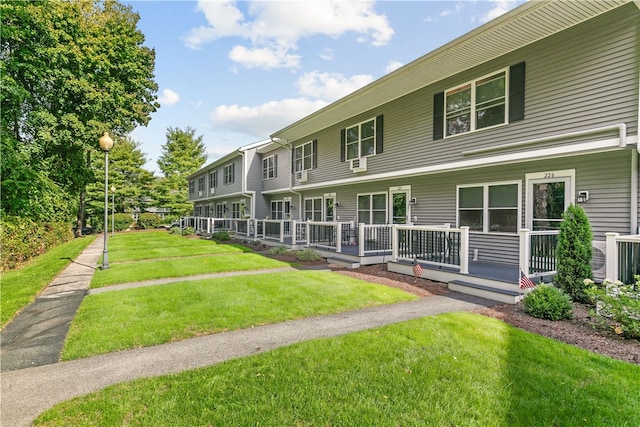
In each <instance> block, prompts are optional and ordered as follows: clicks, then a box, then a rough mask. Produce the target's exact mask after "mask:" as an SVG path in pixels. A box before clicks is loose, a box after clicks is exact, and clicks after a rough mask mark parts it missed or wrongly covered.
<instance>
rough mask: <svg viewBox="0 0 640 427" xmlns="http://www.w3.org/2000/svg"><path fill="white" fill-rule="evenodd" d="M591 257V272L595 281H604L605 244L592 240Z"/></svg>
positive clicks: (605, 264) (605, 263)
mask: <svg viewBox="0 0 640 427" xmlns="http://www.w3.org/2000/svg"><path fill="white" fill-rule="evenodd" d="M591 246H592V247H593V255H592V256H591V270H592V271H593V277H594V278H596V279H605V275H606V266H607V242H601V241H597V240H594V241H593V242H592V244H591Z"/></svg>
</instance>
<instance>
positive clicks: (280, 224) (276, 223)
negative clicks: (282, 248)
mask: <svg viewBox="0 0 640 427" xmlns="http://www.w3.org/2000/svg"><path fill="white" fill-rule="evenodd" d="M262 230H263V233H262V237H263V238H265V239H270V240H276V241H278V242H280V243H284V239H285V238H287V237H291V220H279V219H264V220H262Z"/></svg>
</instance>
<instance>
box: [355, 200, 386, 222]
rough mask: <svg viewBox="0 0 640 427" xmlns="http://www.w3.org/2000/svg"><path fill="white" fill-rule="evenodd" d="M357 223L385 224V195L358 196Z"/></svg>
mask: <svg viewBox="0 0 640 427" xmlns="http://www.w3.org/2000/svg"><path fill="white" fill-rule="evenodd" d="M358 223H364V224H387V193H374V194H358Z"/></svg>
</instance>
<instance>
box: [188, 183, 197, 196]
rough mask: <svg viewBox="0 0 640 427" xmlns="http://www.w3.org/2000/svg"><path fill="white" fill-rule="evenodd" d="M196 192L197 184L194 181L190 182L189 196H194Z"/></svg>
mask: <svg viewBox="0 0 640 427" xmlns="http://www.w3.org/2000/svg"><path fill="white" fill-rule="evenodd" d="M195 192H196V182H195V181H194V180H189V194H193V193H195Z"/></svg>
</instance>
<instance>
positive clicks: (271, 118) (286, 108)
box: [211, 98, 328, 138]
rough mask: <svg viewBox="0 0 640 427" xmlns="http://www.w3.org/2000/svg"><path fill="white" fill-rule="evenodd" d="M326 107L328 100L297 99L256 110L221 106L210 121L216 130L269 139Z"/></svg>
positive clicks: (269, 104) (273, 103)
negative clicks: (280, 130)
mask: <svg viewBox="0 0 640 427" xmlns="http://www.w3.org/2000/svg"><path fill="white" fill-rule="evenodd" d="M327 104H328V103H327V102H325V101H320V100H316V101H310V100H308V99H306V98H297V99H284V100H282V101H270V102H267V103H265V104H262V105H258V106H256V107H246V106H239V105H221V106H219V107H218V108H216V109H215V111H213V113H211V121H212V122H213V124H214V126H215V127H216V129H217V130H230V131H234V132H239V133H242V134H245V135H252V136H255V137H257V138H266V137H267V136H269V135H270V134H272V133H273V132H275V131H277V130H279V129H281V128H283V127H285V126H287V125H289V124H291V123H293V122H295V121H297V120H299V119H301V118H302V117H304V116H307V115H309V114H311V113H313V112H314V111H317V110H319V109H320V108H322V107H324V106H325V105H327Z"/></svg>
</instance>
